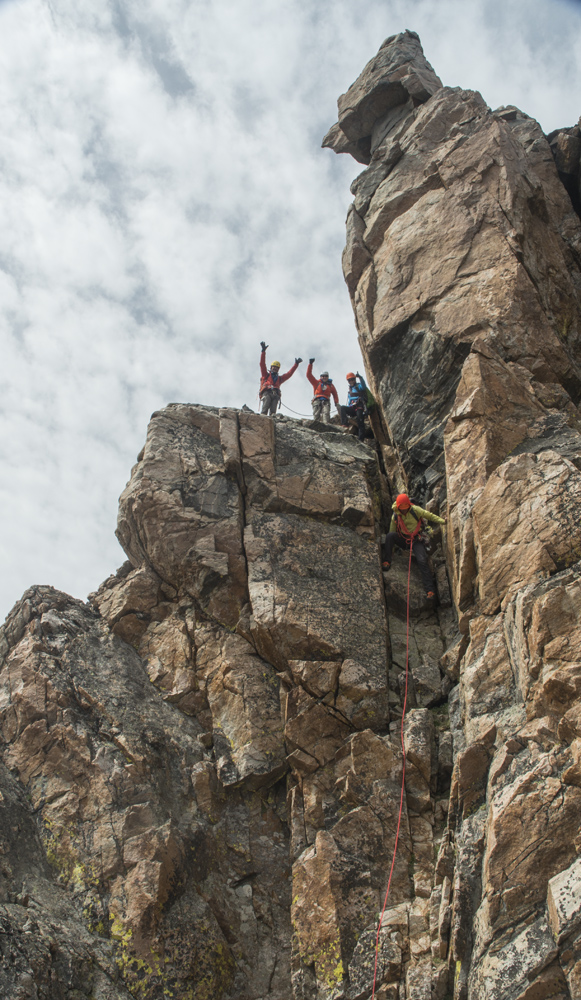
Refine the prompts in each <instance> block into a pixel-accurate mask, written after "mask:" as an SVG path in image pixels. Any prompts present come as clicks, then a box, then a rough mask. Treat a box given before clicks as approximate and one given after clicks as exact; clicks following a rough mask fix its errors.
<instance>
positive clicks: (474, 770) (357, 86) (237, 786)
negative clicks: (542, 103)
mask: <svg viewBox="0 0 581 1000" xmlns="http://www.w3.org/2000/svg"><path fill="white" fill-rule="evenodd" d="M549 138H550V143H549V141H547V139H546V138H545V136H544V135H543V134H542V132H541V130H540V128H539V126H538V125H537V123H536V122H534V121H533V120H532V119H530V118H529V117H528V116H527V115H525V114H524V113H522V112H521V111H519V110H518V109H516V108H514V107H505V108H500V109H498V110H497V111H494V112H492V111H490V110H489V109H488V108H487V107H486V105H485V104H484V102H483V100H482V98H481V97H480V95H479V94H475V93H472V92H468V91H463V90H458V89H450V88H447V87H443V86H442V84H441V82H440V80H439V79H438V78H437V77H436V75H435V74H434V71H433V70H432V68H431V67H430V66H429V64H428V63H427V62H426V60H425V58H424V56H423V53H422V50H421V45H420V42H419V39H418V38H417V36H416V35H415V34H414V33H413V32H404V33H403V34H401V35H398V36H393V37H392V38H390V39H388V40H387V41H386V42H385V43H384V45H383V46H382V47H381V49H380V51H379V53H378V55H377V57H376V58H375V59H374V60H372V61H371V62H370V63H369V64H368V66H367V67H365V69H364V71H363V73H362V74H361V76H360V78H359V79H358V80H357V81H356V82H355V83H354V84H353V86H352V87H350V88H349V90H348V91H347V93H346V94H345V95H343V97H341V98H340V100H339V120H338V123H337V125H335V126H333V128H332V129H331V131H330V133H329V134H328V135H327V137H326V138H325V145H327V146H330V147H331V148H332V149H334V150H335V151H336V152H349V153H351V154H352V155H353V156H354V157H355V159H356V160H357V161H359V162H363V163H365V164H367V169H366V170H364V171H363V173H362V174H360V176H359V177H358V178H357V179H356V181H355V182H354V185H353V188H352V190H353V194H354V199H355V200H354V203H353V206H352V208H351V209H350V211H349V215H348V218H347V247H346V250H345V254H344V260H343V262H344V270H345V278H346V281H347V285H348V287H349V290H350V293H351V297H352V302H353V308H354V313H355V318H356V323H357V327H358V332H359V338H360V343H361V347H362V351H363V355H364V358H365V362H366V368H367V375H368V378H369V382H370V384H371V386H372V388H373V391H374V394H375V396H376V398H377V402H378V406H377V409H376V410H375V411H374V413H373V415H372V426H373V430H374V434H375V441H374V442H373V441H372V442H371V443H359V442H358V441H357V440H356V439H355V438H354V437H352V436H350V435H349V434H344V432H343V431H342V430H341V429H340V428H338V427H337V426H336V425H333V424H330V425H320V424H313V423H312V422H310V421H296V420H289V419H287V418H284V417H277V418H275V419H270V418H268V417H263V416H259V415H256V414H253V413H251V412H249V411H246V410H244V411H236V410H231V409H216V408H212V407H203V406H197V405H186V404H179V405H178V404H171V405H170V406H168V407H166V408H165V409H164V410H161V411H160V412H158V413H155V414H154V415H153V416H152V419H151V422H150V425H149V429H148V434H147V441H146V444H145V446H144V448H143V451H142V452H141V453H140V455H139V457H138V460H137V464H136V465H135V467H134V468H133V470H132V473H131V478H130V481H129V483H128V485H127V487H126V489H125V490H124V492H123V494H122V496H121V498H120V506H119V520H118V537H119V540H120V542H121V544H122V546H123V548H124V550H125V552H126V554H127V557H128V561H127V562H126V563H125V564H124V565H123V566H122V567H121V568H120V569H119V570H118V571H117V572H116V573H115V574H114V575H112V576H111V577H109V578H108V579H107V580H106V581H105V582H104V583H103V584H102V585H101V586H100V587H99V589H98V590H97V592H96V593H95V594H92V595H90V599H89V603H87V604H83V603H82V602H80V601H77V600H74V599H73V598H70V597H68V596H67V595H65V594H61V593H59V592H57V591H55V590H53V589H52V588H50V587H33V588H31V589H30V590H28V591H27V592H26V593H25V595H24V597H23V598H22V600H21V601H20V602H19V603H18V604H17V605H16V606H15V608H14V609H13V611H12V612H11V614H10V615H9V616H8V619H7V621H6V623H5V625H4V627H3V628H2V629H1V630H0V726H1V732H2V749H1V758H2V759H1V760H0V930H1V931H2V933H1V934H0V948H1V949H2V956H3V962H2V968H1V969H0V993H1V994H2V996H6V997H10V998H11V1000H29V998H31V1000H81V998H86V1000H128V998H131V997H132V998H135V1000H172V998H173V1000H214V998H216V1000H239V998H241V1000H267V998H268V1000H291V998H293V1000H369V998H370V997H371V993H372V985H373V979H374V973H375V972H376V990H375V996H376V997H377V998H378V1000H379V998H381V1000H486V998H489V1000H497V998H503V1000H504V998H507V1000H576V998H578V997H580V996H581V907H580V904H579V897H580V892H581V872H580V863H581V862H580V858H581V834H580V832H579V816H580V814H581V627H580V618H581V575H580V573H579V568H580V560H581V528H580V526H579V516H578V510H579V504H580V501H581V414H580V412H579V409H578V401H579V393H580V390H581V369H580V362H581V357H580V350H579V334H580V314H579V313H580V301H581V300H580V291H581V272H580V266H579V262H580V260H581V222H580V220H579V217H578V214H577V213H578V206H577V204H576V202H575V190H577V189H576V188H575V184H574V180H571V178H573V179H574V178H575V177H577V178H578V176H579V174H578V158H577V159H576V157H577V147H576V146H575V141H576V139H578V135H577V132H576V131H575V129H573V130H560V131H559V133H555V134H554V135H553V136H552V137H549ZM576 171H577V172H576ZM575 183H577V182H576V181H575ZM401 490H407V491H408V492H410V493H412V494H413V495H414V497H415V498H416V499H417V500H419V501H420V502H421V503H422V504H423V505H424V506H426V505H429V507H430V509H433V510H435V511H436V512H437V513H440V514H441V515H442V516H446V518H447V524H446V526H445V528H444V530H443V532H437V533H436V534H434V535H433V536H432V537H431V539H430V540H429V546H430V550H431V563H432V570H433V572H434V576H435V580H436V585H437V601H432V600H427V598H426V595H425V593H424V590H423V588H422V586H421V579H420V575H419V570H418V567H417V566H416V564H415V560H412V562H411V577H410V580H409V582H408V561H407V557H406V554H405V553H402V552H399V551H397V552H396V554H395V556H394V559H393V563H392V566H391V568H390V570H389V572H386V573H382V570H381V558H380V551H381V550H380V542H381V538H382V536H383V535H384V534H385V532H386V530H387V529H388V526H389V517H390V511H391V502H392V497H393V495H394V493H397V492H400V491H401ZM408 608H409V618H408V615H407V611H408ZM404 706H405V713H404ZM404 765H405V766H404ZM398 826H399V841H398V847H397V852H396V853H395V856H394V844H395V836H396V830H397V829H398ZM392 864H393V867H392ZM388 883H389V886H390V888H389V895H388V897H387V905H386V910H385V914H384V918H383V921H382V926H381V929H380V931H379V933H378V914H379V912H380V910H381V909H382V907H383V904H384V901H385V894H386V889H387V886H388ZM376 956H377V962H376Z"/></svg>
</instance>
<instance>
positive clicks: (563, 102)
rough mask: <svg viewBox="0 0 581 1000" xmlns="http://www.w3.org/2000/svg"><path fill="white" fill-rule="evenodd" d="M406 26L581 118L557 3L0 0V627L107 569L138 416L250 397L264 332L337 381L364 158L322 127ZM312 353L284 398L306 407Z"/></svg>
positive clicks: (546, 110) (515, 99)
mask: <svg viewBox="0 0 581 1000" xmlns="http://www.w3.org/2000/svg"><path fill="white" fill-rule="evenodd" d="M404 28H411V29H413V30H415V31H417V32H418V33H419V34H420V37H421V40H422V43H423V46H424V50H425V53H426V56H427V58H428V59H429V61H430V62H431V63H432V65H433V66H434V68H435V70H436V72H437V73H438V74H439V76H440V77H441V78H442V80H443V82H444V83H445V84H448V85H451V86H458V85H460V86H462V87H465V88H474V89H478V90H480V91H481V93H482V94H483V96H484V98H485V100H486V101H487V102H488V104H489V105H490V106H491V107H493V108H494V107H497V106H498V105H501V104H516V105H518V106H520V107H521V108H522V109H523V110H525V111H527V112H528V113H529V114H531V115H533V116H534V117H536V118H538V120H539V121H540V122H541V125H542V126H543V128H544V129H545V131H546V132H548V131H550V130H551V129H553V128H556V127H557V126H560V125H572V124H574V123H575V122H576V121H577V119H578V117H579V115H580V114H581V73H580V69H579V67H580V65H581V8H580V6H579V4H578V3H575V2H572V0H522V2H521V0H509V2H507V0H401V2H400V0H99V2H96V0H0V122H1V129H2V136H1V141H0V316H1V320H0V336H1V338H2V362H3V363H2V368H1V369H0V390H1V391H0V469H1V473H0V474H1V479H0V530H1V535H0V556H1V560H2V573H1V576H0V619H1V618H2V617H3V616H4V614H6V613H7V611H8V610H9V609H10V607H11V606H12V604H13V603H14V601H16V600H17V599H18V598H19V597H20V596H21V594H22V592H23V590H24V589H25V588H26V587H27V586H30V585H31V584H34V583H42V584H52V585H53V586H55V587H58V588H60V589H62V590H65V591H67V592H68V593H71V594H73V595H75V596H76V597H81V598H84V597H86V594H87V593H88V592H89V591H90V590H92V589H95V588H96V587H97V586H98V584H99V583H100V582H101V580H102V579H104V578H105V577H106V576H108V575H109V574H110V573H111V572H113V571H114V570H115V569H116V568H117V566H119V565H120V564H121V563H122V562H123V560H124V558H125V557H124V555H123V553H122V551H121V549H120V548H119V545H118V543H117V541H116V539H115V536H114V530H115V523H116V513H117V498H118V496H119V493H120V492H121V490H122V489H123V487H124V485H125V483H126V481H127V479H128V477H129V473H130V470H131V465H132V464H133V462H134V461H135V456H136V455H137V452H138V451H139V449H140V447H141V445H142V443H143V441H144V439H145V432H146V426H147V421H148V418H149V416H150V414H151V413H152V411H153V410H155V409H157V408H159V407H161V406H163V405H164V404H166V403H168V402H173V401H180V402H199V403H206V404H212V405H228V406H241V405H242V404H243V403H247V404H248V405H249V406H252V407H256V405H257V399H256V396H257V384H258V378H257V375H258V355H259V346H258V345H259V342H260V341H261V340H262V339H264V340H266V341H267V343H268V344H269V345H270V350H269V358H270V359H271V360H272V359H274V358H277V359H278V360H280V361H281V362H282V365H283V370H284V368H285V367H286V366H289V365H290V364H291V363H292V362H293V359H294V357H295V354H300V355H302V357H303V358H305V359H307V358H308V357H309V356H311V355H315V356H316V358H317V362H316V366H315V367H316V368H321V369H322V368H323V367H325V368H329V369H330V371H331V374H332V375H333V376H334V377H335V381H336V382H337V383H338V386H339V391H340V394H341V395H343V394H344V385H345V381H344V375H345V371H346V370H348V369H350V368H356V367H357V366H358V365H360V364H361V359H360V355H359V352H358V349H357V343H356V335H355V327H354V323H353V318H352V313H351V307H350V303H349V298H348V294H347V291H346V288H345V285H344V282H343V278H342V274H341V250H342V248H343V244H344V220H345V215H346V212H347V208H348V205H349V202H350V200H351V196H350V194H349V185H350V182H351V181H352V179H353V178H354V177H355V176H356V175H357V173H358V172H359V171H360V169H361V168H360V167H359V165H358V164H356V163H355V161H354V160H352V159H351V158H350V157H346V156H335V154H333V153H332V152H331V151H330V150H322V149H321V148H320V143H321V139H322V136H323V135H324V133H325V132H326V131H327V129H328V128H329V126H330V125H332V124H333V122H334V121H336V117H337V113H336V100H337V97H338V96H339V94H341V93H343V92H344V91H345V90H346V89H347V88H348V87H349V85H350V84H351V83H352V82H353V80H354V79H355V78H356V77H357V76H358V74H359V73H360V71H361V69H362V68H363V66H364V64H365V63H366V62H367V61H368V60H369V59H370V58H371V57H372V56H373V55H374V54H375V52H376V51H377V49H378V48H379V46H380V45H381V43H382V41H383V40H384V38H386V36H387V35H390V34H394V33H395V32H398V31H401V30H403V29H404ZM305 368H306V364H305V365H303V366H302V368H301V369H300V370H299V373H297V374H296V375H295V376H294V378H293V379H292V381H291V382H289V383H288V384H287V386H285V390H284V395H283V398H284V402H285V403H286V404H287V405H288V406H289V407H291V408H293V409H294V410H295V411H298V412H300V413H305V414H308V413H309V411H310V406H309V400H310V390H309V386H308V383H307V382H306V379H305V377H304V371H305ZM283 412H284V411H283ZM287 412H288V411H287Z"/></svg>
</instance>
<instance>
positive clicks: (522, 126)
mask: <svg viewBox="0 0 581 1000" xmlns="http://www.w3.org/2000/svg"><path fill="white" fill-rule="evenodd" d="M390 45H391V46H392V47H394V48H397V46H398V45H399V41H398V39H394V40H392V41H391V42H390ZM384 58H385V55H384ZM392 58H393V59H394V60H396V59H397V56H396V53H395V52H394V53H393V54H392ZM420 58H421V56H420ZM365 86H367V87H368V88H369V90H370V94H371V92H372V88H373V83H372V80H371V77H370V73H369V70H368V69H366V70H364V71H363V73H362V75H361V77H360V78H359V81H358V82H357V83H356V84H354V85H353V87H351V89H350V91H349V93H350V94H351V93H356V94H358V95H359V94H360V91H361V89H362V88H365ZM359 99H360V100H361V98H359ZM343 102H344V99H343V98H341V99H340V101H339V107H340V109H341V107H342V103H343ZM369 106H370V107H373V102H372V101H370V104H369ZM380 128H381V132H382V139H381V142H380V143H377V144H375V145H374V146H373V149H372V150H370V160H369V165H368V167H367V169H366V170H364V171H363V173H362V174H360V175H359V177H358V178H357V179H356V180H355V181H354V183H353V185H352V192H353V194H354V197H355V200H354V202H353V205H352V206H351V208H350V210H349V214H348V217H347V246H346V249H345V252H344V258H343V263H344V273H345V279H346V282H347V285H348V287H349V291H350V294H351V299H352V304H353V310H354V314H355V319H356V323H357V328H358V333H359V340H360V344H361V348H362V351H363V353H364V356H365V359H366V367H367V374H368V376H369V379H370V382H371V384H372V386H373V391H374V393H375V395H376V397H377V398H379V399H380V401H381V416H382V420H383V433H384V440H383V442H382V444H381V448H382V450H383V453H384V461H385V467H386V469H387V468H389V469H391V470H392V473H393V486H395V487H396V488H397V489H398V490H399V489H407V490H408V492H410V493H412V492H413V493H414V494H415V495H416V496H418V495H419V497H420V499H422V498H423V499H427V498H428V497H429V496H432V497H433V498H435V500H436V502H437V503H438V504H439V506H440V512H441V513H442V512H446V514H447V520H448V525H447V530H446V533H445V534H446V537H445V549H446V556H447V569H448V577H449V582H450V585H451V597H452V603H453V605H454V607H455V611H456V615H455V616H454V618H455V621H456V622H457V626H458V634H457V636H456V637H455V639H454V641H453V642H451V643H450V646H449V648H448V649H446V651H445V652H444V653H443V655H442V656H441V658H440V659H439V666H440V668H441V669H442V670H443V672H444V675H445V679H446V681H447V684H449V687H447V684H445V685H444V686H443V688H442V693H443V694H445V697H446V698H447V706H448V710H449V720H450V727H451V737H452V742H453V753H451V754H450V763H449V765H448V766H449V767H452V768H453V770H452V784H451V791H450V798H449V802H448V804H447V820H446V829H445V832H444V834H443V836H442V838H441V846H440V852H439V855H438V860H437V862H436V865H435V873H434V876H433V879H432V881H431V882H430V883H428V887H430V886H431V893H430V900H431V905H432V910H431V913H432V917H431V923H430V928H431V942H432V944H431V954H430V953H429V952H428V950H427V949H426V952H425V953H424V956H423V957H422V956H421V955H418V954H417V948H418V945H417V943H415V942H414V934H413V933H412V931H411V928H410V931H409V938H408V940H409V945H408V947H409V955H410V963H409V965H408V966H407V971H406V967H405V962H404V966H403V967H402V970H401V973H400V977H399V986H398V989H399V993H397V992H396V991H392V993H389V989H390V988H391V987H388V986H387V985H385V983H387V982H388V981H389V980H385V979H384V985H385V990H386V992H385V996H391V995H393V996H399V997H403V996H405V997H406V998H407V997H412V996H414V997H415V996H418V997H419V996H422V997H423V996H426V997H430V996H432V997H434V996H442V997H444V996H450V997H454V1000H465V998H468V1000H482V998H486V997H490V998H492V997H507V998H514V1000H525V998H528V1000H531V998H532V997H535V998H537V1000H544V998H549V997H560V998H566V997H567V998H568V997H571V998H574V997H577V996H580V995H581V993H580V989H581V985H580V984H581V961H580V958H579V955H580V951H579V948H580V945H579V941H580V940H581V938H580V935H579V927H578V924H579V917H578V913H577V910H578V904H577V898H576V895H577V892H578V885H577V881H576V879H578V872H577V868H578V864H577V859H578V854H579V852H580V851H581V843H580V841H579V832H578V816H579V808H580V806H581V802H580V800H579V792H580V789H581V779H579V777H578V776H579V760H580V754H579V746H581V743H580V742H579V732H580V729H579V726H580V723H579V719H580V718H581V708H580V707H579V680H578V674H579V667H580V663H581V660H580V654H579V649H580V642H581V639H580V636H581V627H580V626H581V621H580V619H581V600H580V595H579V586H580V574H579V567H580V562H579V560H580V558H581V535H580V529H579V525H578V516H577V515H578V509H579V499H580V498H581V478H580V476H581V472H580V469H581V422H580V416H581V415H580V412H579V409H578V403H579V390H580V384H581V383H580V362H581V353H580V350H579V334H580V330H581V270H580V262H581V254H580V249H581V226H580V222H579V207H580V203H579V162H580V160H579V127H578V126H575V127H574V128H572V129H562V130H558V131H557V132H555V133H552V135H551V136H549V137H548V139H547V138H546V137H545V136H544V135H543V133H542V131H541V129H540V128H539V126H538V124H537V123H536V122H535V121H533V120H532V119H531V118H529V117H528V116H527V115H526V114H524V113H523V112H521V111H519V110H518V109H517V108H515V107H505V108H499V109H497V110H496V111H491V110H490V109H489V108H487V107H486V105H485V103H484V101H483V100H482V98H481V96H480V95H479V94H477V93H473V92H470V91H463V90H459V89H451V88H448V87H441V88H439V89H436V90H434V91H433V93H432V94H431V96H429V97H428V98H427V99H425V100H424V101H423V102H422V103H421V104H417V105H416V106H415V107H413V108H412V107H411V106H410V104H409V100H408V97H407V96H406V95H404V94H401V96H400V100H399V103H396V102H395V100H394V102H393V106H392V107H391V109H390V110H389V111H388V112H386V113H382V117H381V124H380V116H379V114H378V116H377V119H376V122H375V123H372V122H371V123H370V122H368V121H366V129H368V130H369V131H370V132H371V133H372V134H373V130H374V129H376V133H375V134H377V130H379V129H380ZM335 148H336V147H335ZM337 151H340V150H337ZM347 151H349V150H347ZM357 158H358V157H356V159H357ZM386 442H387V443H386ZM394 454H395V456H396V459H397V460H396V461H394ZM440 614H441V615H442V614H443V612H442V610H440ZM390 634H391V635H392V637H393V636H394V635H395V634H396V630H395V629H392V628H390ZM414 635H417V636H419V639H420V642H421V641H424V642H425V638H426V627H425V625H424V623H423V622H422V621H421V620H420V621H416V622H415V623H414ZM395 650H396V647H395V646H394V643H393V638H392V655H393V656H394V659H395V658H396V655H397V652H396V651H395ZM432 655H433V654H432ZM446 687H447V690H446ZM427 688H428V691H429V684H428V685H427ZM424 704H429V702H424ZM445 734H446V733H445V731H444V733H443V734H442V736H441V737H440V743H444V739H443V736H445ZM452 761H453V764H452V763H451V762H452ZM407 801H408V806H409V803H410V789H409V788H407ZM436 829H437V827H436ZM414 892H415V898H416V899H417V898H418V895H419V893H418V890H417V887H416V886H414ZM412 898H413V897H412ZM399 903H400V901H399V899H394V900H393V908H394V911H397V909H398V906H399ZM412 905H413V904H412ZM390 912H391V911H390V910H389V909H388V915H389V913H390ZM414 933H415V932H414ZM418 940H419V937H418ZM414 952H415V954H414ZM404 953H405V952H404ZM414 967H415V969H416V972H415V974H414V975H413V976H411V975H410V973H411V972H412V971H413V970H414ZM381 989H384V986H382V987H381ZM361 995H364V994H361Z"/></svg>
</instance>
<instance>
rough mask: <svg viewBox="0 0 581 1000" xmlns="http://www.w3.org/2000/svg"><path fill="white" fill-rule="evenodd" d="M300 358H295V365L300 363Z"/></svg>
mask: <svg viewBox="0 0 581 1000" xmlns="http://www.w3.org/2000/svg"><path fill="white" fill-rule="evenodd" d="M302 360H303V359H302V358H295V365H300V364H301V362H302Z"/></svg>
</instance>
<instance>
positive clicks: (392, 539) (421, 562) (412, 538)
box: [382, 493, 446, 600]
mask: <svg viewBox="0 0 581 1000" xmlns="http://www.w3.org/2000/svg"><path fill="white" fill-rule="evenodd" d="M422 519H425V520H426V521H432V522H433V523H434V524H445V523H446V519H445V518H444V517H438V515H437V514H432V512H431V511H430V510H424V508H423V507H420V506H419V505H418V504H414V503H412V501H411V500H410V498H409V496H408V495H407V493H400V494H399V496H398V497H396V499H395V503H394V504H392V515H391V524H390V526H389V532H388V533H387V535H386V536H385V542H384V545H383V564H382V565H383V569H384V570H389V568H390V566H391V558H392V554H393V547H394V545H396V546H397V547H398V549H407V548H408V546H409V545H411V547H412V552H413V554H414V555H415V557H416V562H417V564H418V566H419V569H420V573H421V574H422V583H423V585H424V587H425V590H426V597H427V598H428V599H429V600H431V599H432V598H433V597H435V596H436V591H435V584H434V578H433V576H432V572H431V570H430V564H429V562H428V553H427V551H426V546H425V544H424V541H423V539H422V537H421V534H420V532H421V530H422Z"/></svg>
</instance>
